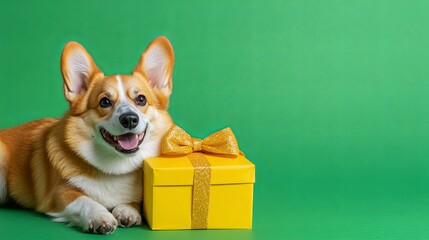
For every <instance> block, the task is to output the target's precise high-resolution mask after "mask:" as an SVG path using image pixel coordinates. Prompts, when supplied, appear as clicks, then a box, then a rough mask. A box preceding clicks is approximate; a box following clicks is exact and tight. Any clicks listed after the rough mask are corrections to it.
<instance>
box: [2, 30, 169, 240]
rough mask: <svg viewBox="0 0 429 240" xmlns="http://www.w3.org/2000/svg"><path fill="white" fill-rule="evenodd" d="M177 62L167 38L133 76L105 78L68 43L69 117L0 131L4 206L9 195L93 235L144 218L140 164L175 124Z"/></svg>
mask: <svg viewBox="0 0 429 240" xmlns="http://www.w3.org/2000/svg"><path fill="white" fill-rule="evenodd" d="M173 65H174V53H173V48H172V46H171V44H170V42H169V41H168V40H167V38H165V37H158V38H156V39H155V40H153V41H152V42H151V43H150V44H149V45H148V47H147V48H146V50H145V51H144V52H143V54H142V55H141V58H140V61H139V62H138V64H137V66H136V67H135V69H134V70H133V73H132V74H130V75H122V74H121V75H111V76H105V75H104V74H103V72H102V71H101V70H100V69H99V68H98V67H97V66H96V64H95V63H94V61H93V59H92V57H91V56H90V55H89V54H88V52H87V51H86V50H85V49H84V48H83V47H82V46H81V45H80V44H78V43H76V42H70V43H67V44H66V46H65V47H64V50H63V53H62V56H61V72H62V76H63V81H64V96H65V98H66V100H67V101H68V102H69V105H70V107H69V110H68V111H67V112H66V113H65V114H64V117H63V118H61V119H41V120H37V121H33V122H29V123H26V124H23V125H20V126H17V127H12V128H8V129H3V130H0V205H1V204H2V203H5V202H6V201H7V200H9V199H11V200H12V201H14V202H16V203H17V204H19V205H21V206H23V207H25V208H30V209H34V210H36V211H38V212H42V213H46V214H48V215H50V216H52V217H53V218H54V221H60V222H66V223H68V224H70V225H73V226H77V227H80V228H81V229H82V230H83V231H86V232H91V233H99V234H109V233H112V232H113V231H115V229H116V228H117V227H118V226H119V227H131V226H134V225H139V224H141V221H142V220H141V214H140V205H141V201H142V169H141V166H142V163H143V161H144V159H146V158H149V157H154V156H158V155H159V154H160V142H161V139H162V137H163V136H164V134H165V133H166V132H167V131H168V130H169V129H170V127H171V126H172V124H173V123H172V119H171V117H170V115H169V114H168V112H167V107H168V103H169V97H170V94H171V91H172V72H173Z"/></svg>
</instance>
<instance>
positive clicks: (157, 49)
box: [133, 37, 174, 109]
mask: <svg viewBox="0 0 429 240" xmlns="http://www.w3.org/2000/svg"><path fill="white" fill-rule="evenodd" d="M173 66H174V52H173V47H172V46H171V44H170V42H169V41H168V39H167V38H165V37H158V38H156V39H154V40H153V41H152V42H151V43H150V44H149V46H148V47H147V48H146V50H145V51H144V52H143V54H142V56H141V58H140V61H139V63H138V64H137V66H136V68H135V69H134V71H133V73H134V74H136V73H137V74H142V75H143V76H144V77H145V78H146V80H147V81H148V82H149V84H150V85H151V86H152V87H153V89H154V90H155V95H156V96H157V98H158V102H159V104H160V107H161V108H162V109H166V108H167V106H168V99H169V97H170V94H171V90H172V88H173V79H172V77H173V76H172V75H173Z"/></svg>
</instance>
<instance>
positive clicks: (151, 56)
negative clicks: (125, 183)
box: [61, 37, 174, 174]
mask: <svg viewBox="0 0 429 240" xmlns="http://www.w3.org/2000/svg"><path fill="white" fill-rule="evenodd" d="M173 64H174V54H173V49H172V47H171V44H170V42H169V41H168V40H167V39H166V38H164V37H159V38H156V39H155V40H153V41H152V42H151V43H150V44H149V46H148V47H147V49H146V50H145V51H144V52H143V54H142V56H141V58H140V61H139V63H138V64H137V66H136V67H135V69H134V71H133V73H132V74H131V75H122V74H121V75H112V76H104V74H103V72H102V71H101V70H100V69H99V68H98V67H97V66H96V64H95V63H94V61H93V59H92V57H91V56H90V55H89V54H88V52H87V51H86V50H85V49H84V48H83V47H82V46H81V45H79V44H78V43H76V42H70V43H68V44H67V45H66V46H65V48H64V51H63V54H62V58H61V71H62V75H63V79H64V95H65V97H66V99H67V100H68V101H69V103H70V111H69V113H68V114H67V115H66V122H65V140H66V143H67V144H68V145H69V146H70V147H71V148H72V150H74V151H75V152H76V153H77V154H79V155H80V156H81V157H83V159H85V160H86V161H87V162H88V163H90V164H91V165H93V166H95V167H96V168H98V169H100V170H102V171H103V172H105V173H109V174H123V173H128V172H130V171H132V170H134V169H136V168H137V167H139V166H140V165H141V163H142V161H143V160H144V159H145V158H147V157H153V156H156V155H158V154H159V145H160V141H161V139H162V137H163V135H164V134H165V133H166V131H167V130H168V129H169V128H170V127H171V125H172V121H171V118H170V116H169V115H168V113H167V112H166V109H167V106H168V101H169V97H170V94H171V91H172V71H173Z"/></svg>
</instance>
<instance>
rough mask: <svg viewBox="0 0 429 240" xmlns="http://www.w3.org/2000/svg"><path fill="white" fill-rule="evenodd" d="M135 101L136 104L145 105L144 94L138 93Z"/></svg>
mask: <svg viewBox="0 0 429 240" xmlns="http://www.w3.org/2000/svg"><path fill="white" fill-rule="evenodd" d="M136 103H137V105H140V106H144V105H146V97H145V96H144V95H138V96H137V97H136Z"/></svg>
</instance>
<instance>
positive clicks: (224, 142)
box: [161, 125, 241, 229]
mask: <svg viewBox="0 0 429 240" xmlns="http://www.w3.org/2000/svg"><path fill="white" fill-rule="evenodd" d="M161 152H162V154H163V155H173V156H175V155H176V156H177V155H184V154H188V155H187V157H188V159H189V160H190V162H191V163H192V166H193V167H194V184H193V188H192V219H191V221H192V222H191V228H192V229H207V227H208V215H209V205H210V185H211V183H210V182H211V166H210V163H209V161H208V160H207V158H206V157H204V154H202V153H200V152H204V153H214V154H222V155H227V156H231V157H237V156H238V155H239V154H240V153H241V152H240V150H239V148H238V143H237V140H236V138H235V135H234V133H233V132H232V130H231V129H230V128H225V129H223V130H220V131H218V132H215V133H213V134H211V135H209V136H208V137H206V138H204V139H203V140H201V139H198V138H192V137H191V136H190V135H189V134H188V133H187V132H185V131H184V130H183V129H182V128H180V127H178V126H177V125H173V127H172V128H171V129H170V131H168V132H167V134H166V135H165V136H164V138H163V140H162V142H161Z"/></svg>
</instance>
